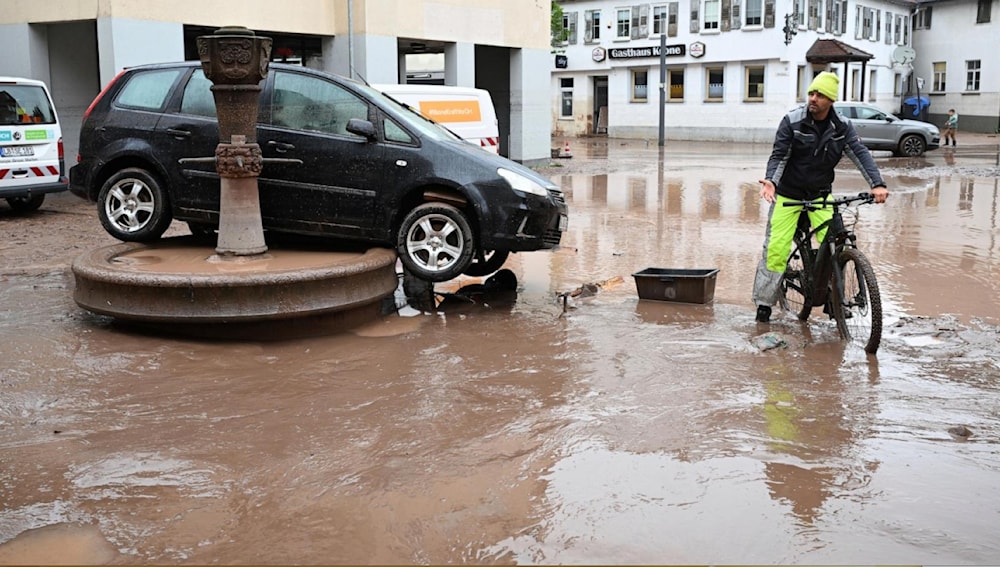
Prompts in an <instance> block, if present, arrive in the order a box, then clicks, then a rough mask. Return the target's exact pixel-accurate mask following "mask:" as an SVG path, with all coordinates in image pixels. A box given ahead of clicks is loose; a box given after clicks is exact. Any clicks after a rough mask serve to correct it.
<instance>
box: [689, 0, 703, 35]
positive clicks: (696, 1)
mask: <svg viewBox="0 0 1000 567" xmlns="http://www.w3.org/2000/svg"><path fill="white" fill-rule="evenodd" d="M700 15H701V0H691V33H698V31H700V27H701V23H700V22H699V16H700Z"/></svg>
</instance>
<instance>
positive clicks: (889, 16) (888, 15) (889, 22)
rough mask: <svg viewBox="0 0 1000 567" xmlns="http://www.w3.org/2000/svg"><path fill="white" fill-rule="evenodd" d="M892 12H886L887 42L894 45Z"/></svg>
mask: <svg viewBox="0 0 1000 567" xmlns="http://www.w3.org/2000/svg"><path fill="white" fill-rule="evenodd" d="M892 18H893V15H892V12H886V13H885V44H886V45H892Z"/></svg>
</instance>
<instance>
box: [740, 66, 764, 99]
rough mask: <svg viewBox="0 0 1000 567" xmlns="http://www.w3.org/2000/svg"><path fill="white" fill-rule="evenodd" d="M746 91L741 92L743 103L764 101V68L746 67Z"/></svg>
mask: <svg viewBox="0 0 1000 567" xmlns="http://www.w3.org/2000/svg"><path fill="white" fill-rule="evenodd" d="M745 71H746V90H744V92H743V100H744V102H763V101H764V67H763V66H751V67H746V68H745Z"/></svg>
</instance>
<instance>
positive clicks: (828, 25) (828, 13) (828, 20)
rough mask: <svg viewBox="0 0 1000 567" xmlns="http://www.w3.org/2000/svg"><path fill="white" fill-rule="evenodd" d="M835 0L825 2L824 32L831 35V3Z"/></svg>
mask: <svg viewBox="0 0 1000 567" xmlns="http://www.w3.org/2000/svg"><path fill="white" fill-rule="evenodd" d="M836 1H837V0H826V31H827V33H833V3H834V2H836Z"/></svg>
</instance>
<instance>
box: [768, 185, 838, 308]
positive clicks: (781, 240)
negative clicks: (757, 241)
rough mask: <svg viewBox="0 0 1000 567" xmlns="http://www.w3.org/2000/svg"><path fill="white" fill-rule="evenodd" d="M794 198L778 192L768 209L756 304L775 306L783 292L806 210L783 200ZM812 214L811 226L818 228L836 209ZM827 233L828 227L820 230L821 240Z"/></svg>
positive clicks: (810, 216)
mask: <svg viewBox="0 0 1000 567" xmlns="http://www.w3.org/2000/svg"><path fill="white" fill-rule="evenodd" d="M793 200H794V199H788V198H785V197H782V196H781V195H776V196H775V202H774V203H772V204H771V209H770V211H769V212H768V218H767V229H766V232H765V234H764V252H763V254H762V256H761V259H760V264H758V265H757V274H756V276H755V277H754V281H753V301H754V303H755V304H756V305H774V304H775V303H777V302H778V297H779V296H780V295H781V277H782V275H783V274H784V273H785V265H786V264H787V263H788V257H789V256H790V255H791V254H792V238H793V237H794V236H795V227H796V226H797V225H798V222H799V214H800V213H801V212H802V208H801V207H785V206H784V205H783V204H782V203H785V202H788V201H793ZM808 214H809V225H810V226H812V227H813V228H815V227H817V226H819V225H820V224H822V223H824V222H826V221H828V220H830V218H831V217H832V216H833V209H832V208H831V207H823V208H822V209H820V210H818V211H809V213H808ZM825 235H826V229H825V228H824V229H823V230H821V231H819V232H818V233H816V237H817V239H818V242H822V241H823V237H824V236H825Z"/></svg>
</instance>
